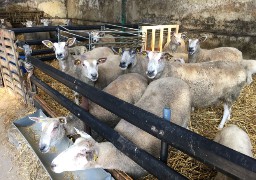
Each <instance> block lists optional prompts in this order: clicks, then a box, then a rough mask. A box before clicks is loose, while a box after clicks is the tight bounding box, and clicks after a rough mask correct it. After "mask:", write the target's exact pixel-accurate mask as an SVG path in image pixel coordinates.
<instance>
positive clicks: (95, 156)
mask: <svg viewBox="0 0 256 180" xmlns="http://www.w3.org/2000/svg"><path fill="white" fill-rule="evenodd" d="M97 159H98V156H97V155H96V153H94V155H93V160H94V161H97Z"/></svg>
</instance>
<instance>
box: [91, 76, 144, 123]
mask: <svg viewBox="0 0 256 180" xmlns="http://www.w3.org/2000/svg"><path fill="white" fill-rule="evenodd" d="M147 85H148V84H147V80H146V78H144V77H143V76H141V75H139V74H137V73H130V74H124V75H121V76H119V77H118V78H117V79H116V80H114V81H113V82H111V83H110V84H109V85H108V86H107V87H106V88H104V89H103V91H104V92H106V93H108V94H111V95H113V96H115V97H117V98H119V99H122V100H123V101H126V102H128V103H131V104H134V103H136V102H137V101H138V100H139V99H140V98H141V96H142V95H143V93H144V91H145V90H146V87H147ZM89 111H90V113H91V114H93V115H94V116H95V117H97V118H98V119H100V120H102V121H104V122H106V123H108V124H109V125H111V126H113V125H116V124H117V123H118V121H119V120H120V118H119V117H118V116H116V115H115V114H113V113H111V112H109V111H107V110H106V109H104V108H102V107H101V106H99V105H97V104H95V103H93V102H91V103H90V107H89Z"/></svg>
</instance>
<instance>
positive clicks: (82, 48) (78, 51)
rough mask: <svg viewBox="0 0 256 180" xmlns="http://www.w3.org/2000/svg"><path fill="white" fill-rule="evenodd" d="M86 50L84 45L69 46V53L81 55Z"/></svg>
mask: <svg viewBox="0 0 256 180" xmlns="http://www.w3.org/2000/svg"><path fill="white" fill-rule="evenodd" d="M87 51H88V50H87V48H86V47H85V46H75V47H70V48H69V53H70V54H71V55H82V54H84V53H86V52H87Z"/></svg>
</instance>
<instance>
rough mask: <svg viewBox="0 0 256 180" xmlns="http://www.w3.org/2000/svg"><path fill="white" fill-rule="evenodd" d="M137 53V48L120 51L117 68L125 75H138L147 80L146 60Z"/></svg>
mask: <svg viewBox="0 0 256 180" xmlns="http://www.w3.org/2000/svg"><path fill="white" fill-rule="evenodd" d="M138 51H139V49H137V48H124V49H122V53H121V58H120V64H119V66H120V68H121V69H122V70H123V71H124V72H125V73H138V74H140V75H142V76H144V77H146V78H147V76H146V74H145V72H146V70H147V64H148V59H147V57H146V56H144V55H143V54H141V53H139V52H138Z"/></svg>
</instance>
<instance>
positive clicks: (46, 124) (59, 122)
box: [30, 117, 67, 153]
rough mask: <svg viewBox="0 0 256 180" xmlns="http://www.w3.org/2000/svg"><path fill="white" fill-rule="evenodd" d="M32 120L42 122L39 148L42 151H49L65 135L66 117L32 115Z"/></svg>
mask: <svg viewBox="0 0 256 180" xmlns="http://www.w3.org/2000/svg"><path fill="white" fill-rule="evenodd" d="M30 119H31V120H33V121H35V122H37V123H42V133H41V137H40V141H39V149H40V151H41V152H42V153H47V152H49V150H50V148H51V147H52V146H54V145H56V144H57V143H58V142H60V141H61V139H62V138H63V137H64V136H65V129H64V124H66V123H67V120H66V118H65V117H58V118H38V117H30Z"/></svg>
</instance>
